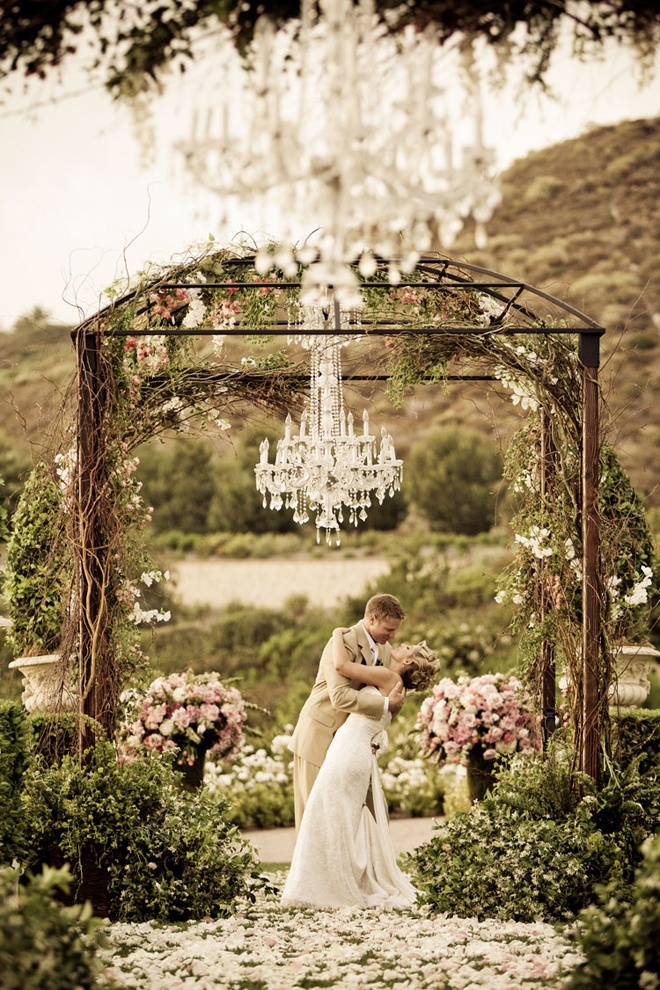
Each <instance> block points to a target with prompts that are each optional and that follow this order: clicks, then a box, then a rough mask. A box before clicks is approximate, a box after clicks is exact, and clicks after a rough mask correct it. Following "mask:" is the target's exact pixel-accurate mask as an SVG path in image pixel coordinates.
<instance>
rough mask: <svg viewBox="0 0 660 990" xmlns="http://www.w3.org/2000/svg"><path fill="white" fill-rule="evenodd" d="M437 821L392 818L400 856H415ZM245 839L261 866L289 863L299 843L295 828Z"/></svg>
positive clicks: (264, 831)
mask: <svg viewBox="0 0 660 990" xmlns="http://www.w3.org/2000/svg"><path fill="white" fill-rule="evenodd" d="M439 821H441V819H437V818H392V819H391V821H390V833H391V835H392V844H393V846H394V852H395V854H396V855H397V856H400V855H401V854H402V853H409V852H412V851H413V849H415V848H416V847H417V846H420V845H422V843H423V842H428V841H429V839H430V838H431V837H432V835H433V827H434V823H435V822H439ZM243 835H244V836H245V838H246V839H247V840H248V841H249V842H250V843H251V844H252V845H253V846H254V848H255V849H256V850H257V855H258V857H259V859H260V861H261V862H262V863H290V862H291V857H292V855H293V847H294V845H295V842H296V830H295V828H272V829H246V830H245V831H244V832H243Z"/></svg>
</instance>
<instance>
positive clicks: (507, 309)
mask: <svg viewBox="0 0 660 990" xmlns="http://www.w3.org/2000/svg"><path fill="white" fill-rule="evenodd" d="M253 262H254V258H250V257H242V258H238V257H237V258H229V259H224V260H223V266H224V267H225V270H227V269H229V270H231V267H232V266H236V267H238V266H240V267H250V266H251V265H253ZM387 265H388V262H387V261H386V260H385V259H379V260H378V268H377V271H378V272H379V273H380V274H381V275H383V276H386V271H387ZM172 268H176V269H177V270H178V271H185V270H186V268H187V269H188V270H190V269H191V268H194V262H193V261H192V260H191V261H190V262H189V263H188V264H187V265H186V264H182V265H181V266H180V267H179V266H172ZM415 271H416V272H417V273H423V274H424V275H426V278H425V279H424V280H422V281H420V280H419V279H418V280H415V281H406V280H404V279H402V280H401V281H400V282H399V283H397V285H396V286H393V285H391V284H390V282H389V281H388V280H387V278H386V277H384V278H382V280H378V281H373V279H363V280H362V282H361V285H362V286H364V287H367V288H373V289H383V290H391V289H392V288H403V287H411V288H412V287H415V288H430V289H435V290H436V291H450V290H451V291H456V290H459V291H460V290H461V289H462V290H470V291H471V290H474V289H478V290H480V291H482V292H484V293H485V294H487V295H490V296H492V297H493V298H495V299H497V300H498V301H499V302H502V303H504V304H505V306H504V309H503V311H502V314H500V318H499V319H498V320H497V321H495V322H493V323H491V324H490V325H489V326H486V327H475V326H465V327H454V326H451V327H445V328H442V327H437V326H436V327H431V326H427V327H425V326H414V327H413V326H406V325H405V320H403V319H401V320H397V321H396V325H392V324H386V323H382V324H378V325H373V326H370V327H368V328H367V329H365V328H364V327H359V326H356V327H355V328H354V329H351V330H350V331H348V332H349V333H350V334H354V335H355V336H356V337H360V336H385V335H394V334H399V333H409V334H415V335H420V334H421V335H434V334H445V335H483V334H486V333H489V332H493V331H497V330H498V329H499V332H500V333H503V334H507V335H509V334H511V335H515V334H518V333H528V334H529V333H532V334H534V333H536V334H542V335H545V334H558V333H559V334H566V333H568V334H577V335H578V337H579V342H578V358H579V361H580V364H581V367H582V395H581V412H582V415H581V422H582V434H581V491H580V492H579V510H580V515H581V529H582V546H583V577H582V675H583V677H582V690H583V707H582V738H581V740H580V768H581V770H582V771H583V772H584V773H586V774H588V775H589V776H590V777H592V778H593V779H595V780H597V779H598V778H599V775H600V738H599V724H598V712H599V708H600V704H601V701H602V699H601V698H600V696H599V679H598V666H599V664H598V660H599V644H600V632H601V629H600V609H599V585H600V582H599V573H598V562H599V550H600V522H599V515H598V462H599V439H598V434H599V382H598V368H599V364H600V337H601V336H602V335H603V334H604V333H605V328H604V327H602V326H600V325H599V324H598V323H597V322H596V321H594V320H592V319H591V318H590V317H589V316H587V315H586V314H585V313H583V312H582V311H580V310H578V309H576V308H575V307H573V306H571V305H569V304H568V303H565V302H563V301H562V300H560V299H558V298H557V297H556V296H553V295H551V294H549V293H547V292H545V291H543V290H542V289H538V288H536V287H535V286H532V285H529V284H528V283H526V282H523V281H520V280H517V279H512V278H510V277H508V276H506V275H502V274H500V273H498V272H494V271H491V270H490V269H486V268H481V267H479V266H476V265H471V264H468V263H467V262H456V261H454V260H452V259H449V258H445V257H442V256H439V255H438V256H431V255H427V256H424V257H422V258H421V259H420V260H419V262H418V264H417V265H416V267H415ZM475 277H476V278H475ZM300 284H301V283H300V280H285V281H281V282H272V281H267V280H265V279H257V280H255V281H252V282H242V281H218V282H201V283H191V282H182V281H180V280H176V279H173V280H171V281H168V280H166V279H154V280H152V281H151V282H149V283H148V284H146V285H143V286H140V287H139V288H137V289H136V290H134V291H131V292H128V293H126V294H125V295H124V296H122V297H120V298H119V299H117V300H116V301H115V302H113V303H112V304H111V305H109V306H107V307H105V308H104V309H102V310H100V311H99V312H98V313H96V314H95V315H94V316H92V317H90V318H89V319H87V320H85V321H83V322H82V323H81V324H79V325H78V326H77V327H76V328H75V329H74V330H73V331H72V339H73V341H74V344H75V347H76V354H77V368H78V438H79V455H78V456H79V461H78V494H79V500H80V503H79V504H80V519H81V522H80V533H79V548H78V553H79V561H78V576H79V589H78V590H79V595H80V600H81V601H84V602H86V608H85V609H81V619H80V628H79V638H80V667H81V669H82V670H83V671H84V672H85V673H87V674H90V672H92V671H93V669H94V650H95V647H96V645H97V644H98V638H97V637H98V627H97V622H98V620H99V614H100V612H101V609H102V604H103V603H102V600H101V592H100V563H99V560H100V557H99V555H100V554H102V552H103V548H102V545H101V542H102V541H101V540H100V539H99V538H98V536H97V520H96V516H95V513H96V502H95V494H94V485H95V474H94V472H95V465H97V464H98V458H99V454H100V451H99V443H98V430H97V429H96V428H95V427H96V424H98V423H99V422H100V421H101V415H102V409H103V405H104V402H105V387H104V383H103V381H101V380H100V378H99V364H100V363H99V360H98V358H99V348H100V341H101V337H102V336H103V332H104V328H103V322H104V317H107V316H109V315H110V314H111V313H112V312H113V311H114V310H115V309H117V308H118V307H121V306H122V305H124V304H125V303H127V302H129V301H132V300H136V299H139V298H140V297H141V296H144V297H148V294H149V292H152V291H154V290H155V289H156V288H158V289H159V290H160V289H176V288H186V289H191V288H204V289H214V288H240V289H242V290H245V291H247V290H258V289H260V288H264V287H269V288H295V287H299V286H300ZM528 297H531V298H532V299H533V300H538V301H541V302H542V303H544V304H545V305H546V306H548V307H549V308H550V309H551V310H552V314H562V316H563V319H562V317H561V316H560V317H559V318H555V319H554V320H553V321H552V323H554V324H556V325H552V323H550V324H548V323H545V324H544V325H542V326H539V316H538V314H537V313H535V312H534V310H533V308H532V306H531V303H529V302H528ZM147 308H148V304H145V306H144V310H146V309H147ZM510 314H515V316H516V318H517V321H520V322H519V323H518V322H517V321H516V323H514V324H511V323H510V324H508V325H507V326H506V327H504V326H502V318H503V317H504V316H505V315H507V316H509V315H510ZM552 314H551V315H552ZM567 317H568V318H570V322H571V325H566V322H564V321H566V318H567ZM258 329H260V330H264V329H266V330H267V333H268V334H269V335H289V334H290V333H291V328H290V326H288V325H286V326H285V325H284V324H280V325H275V326H270V325H269V326H268V327H267V328H264V327H261V328H257V327H248V326H241V325H238V326H237V327H235V328H233V329H231V330H229V331H226V330H225V331H223V335H224V336H247V335H249V334H251V333H253V332H255V331H256V330H258ZM217 332H218V331H217V328H204V327H201V328H195V329H194V330H188V329H183V328H180V327H177V326H174V327H172V328H163V327H159V328H158V329H157V330H156V329H154V330H149V329H145V330H141V331H139V333H140V335H141V336H149V335H156V334H157V335H159V336H190V337H195V336H209V335H212V334H216V333H217ZM324 332H325V333H327V334H333V333H335V332H336V331H335V330H334V329H332V328H331V329H328V330H327V331H322V332H321V333H324ZM343 332H344V333H346V331H343ZM135 333H136V331H134V330H130V331H128V330H109V331H108V335H110V336H128V335H131V336H133V335H135ZM295 333H296V334H297V335H305V334H308V335H311V334H314V335H319V331H318V330H317V329H314V330H311V329H306V328H304V327H299V326H297V327H296V329H295ZM480 377H482V376H460V375H458V376H454V380H475V379H478V378H480ZM486 377H487V376H483V378H486ZM346 380H351V377H350V375H348V376H346ZM354 380H355V379H354ZM370 380H374V377H373V376H372V377H371V378H370ZM549 435H550V434H549V429H548V428H547V424H546V429H545V430H544V437H545V438H546V440H545V447H544V454H543V457H544V459H545V458H546V457H547V456H548V453H549V452H548V449H547V443H548V438H549ZM542 483H544V482H542ZM546 659H547V658H546ZM551 661H552V658H550V664H549V666H552V662H551ZM81 683H82V682H81ZM91 687H92V689H91V690H89V689H88V692H87V694H86V695H85V696H83V695H82V692H81V711H82V712H83V713H84V714H88V715H91V716H92V717H94V718H97V717H98V716H99V713H102V712H103V699H102V698H100V697H98V693H97V692H96V691H95V690H94V689H93V687H94V686H93V684H92V686H91ZM543 692H544V717H545V720H546V726H547V725H548V724H549V720H550V708H549V700H550V698H552V718H554V670H553V671H552V676H551V677H547V676H546V677H545V679H544V689H543ZM551 727H552V725H551V724H550V728H551Z"/></svg>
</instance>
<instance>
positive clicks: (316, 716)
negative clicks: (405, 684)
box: [289, 595, 405, 828]
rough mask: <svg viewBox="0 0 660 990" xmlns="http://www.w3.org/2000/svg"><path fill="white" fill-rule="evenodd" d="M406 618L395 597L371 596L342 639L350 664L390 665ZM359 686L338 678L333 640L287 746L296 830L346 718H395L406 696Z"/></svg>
mask: <svg viewBox="0 0 660 990" xmlns="http://www.w3.org/2000/svg"><path fill="white" fill-rule="evenodd" d="M404 618H405V612H404V610H403V607H402V605H401V603H400V601H399V600H398V599H397V598H395V597H394V595H374V596H373V598H370V599H369V601H368V602H367V604H366V606H365V610H364V618H363V619H361V620H360V621H359V622H358V623H356V625H354V626H351V628H350V629H349V630H348V632H346V633H345V634H344V644H345V646H346V650H347V652H348V654H349V657H350V659H351V660H354V661H355V662H356V663H364V664H373V663H383V664H385V665H386V666H387V665H388V664H389V659H390V652H391V648H390V646H389V642H390V640H391V639H394V636H395V635H396V633H397V631H398V629H399V626H400V625H401V623H402V622H403V620H404ZM361 686H362V685H361V684H360V682H359V681H351V680H349V679H348V678H347V677H342V675H341V674H338V673H337V671H336V670H335V667H334V664H333V662H332V639H331V640H330V641H329V642H328V643H327V645H326V647H325V649H324V650H323V655H322V656H321V662H320V664H319V669H318V673H317V675H316V681H315V682H314V686H313V688H312V691H311V694H310V695H309V697H308V699H307V701H306V702H305V704H304V705H303V708H302V711H301V712H300V715H299V716H298V722H297V725H296V728H295V730H294V732H293V736H292V737H291V742H290V743H289V749H290V750H291V751H292V752H293V754H294V755H293V796H294V810H295V821H296V828H299V827H300V821H301V819H302V815H303V811H304V810H305V805H306V803H307V798H308V797H309V794H310V791H311V789H312V786H313V784H314V781H315V780H316V777H317V775H318V772H319V770H320V769H321V764H322V763H323V760H324V759H325V754H326V753H327V751H328V747H329V745H330V743H331V742H332V737H333V736H334V734H335V732H336V731H337V729H338V728H339V726H340V725H342V724H343V723H344V722H345V721H346V719H347V718H348V716H349V714H350V712H359V713H360V714H361V715H366V716H368V717H369V718H376V719H379V718H380V717H381V716H382V715H383V713H384V712H389V713H390V715H391V716H394V715H396V714H397V712H399V711H400V709H401V706H402V705H403V702H404V698H405V691H404V689H403V688H402V686H401V685H398V686H397V687H396V688H394V689H393V690H392V691H391V693H390V694H389V695H388V697H386V698H384V697H379V696H378V695H375V694H371V693H369V692H364V691H362V692H360V690H359V688H360V687H361Z"/></svg>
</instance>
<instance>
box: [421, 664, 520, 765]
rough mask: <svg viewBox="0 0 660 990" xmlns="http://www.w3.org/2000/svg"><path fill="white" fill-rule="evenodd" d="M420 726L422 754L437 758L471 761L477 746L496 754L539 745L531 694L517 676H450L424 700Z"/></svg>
mask: <svg viewBox="0 0 660 990" xmlns="http://www.w3.org/2000/svg"><path fill="white" fill-rule="evenodd" d="M416 729H417V732H418V738H419V744H420V749H421V751H422V754H423V755H424V756H426V757H429V758H431V759H433V760H434V761H436V762H437V763H440V764H443V763H462V764H463V765H464V766H467V764H468V763H469V762H470V755H471V753H472V751H473V750H474V749H475V748H477V747H478V748H480V749H481V751H482V755H483V758H484V759H486V760H495V759H497V757H498V756H501V755H505V754H511V753H516V752H518V753H533V752H537V751H538V748H539V747H538V742H537V740H536V738H535V734H534V733H533V732H532V731H531V730H532V718H531V696H530V695H529V693H528V692H527V691H525V689H524V688H523V686H522V684H521V683H520V681H519V680H518V679H517V678H516V677H505V676H504V675H503V674H483V675H482V676H481V677H474V678H472V679H470V678H468V677H459V678H458V680H457V681H453V680H451V678H449V677H444V678H443V679H442V680H441V681H440V682H439V683H438V684H436V686H435V687H434V688H433V693H432V695H430V696H429V697H428V698H426V699H425V700H424V701H423V702H422V706H421V708H420V710H419V712H418V713H417V720H416Z"/></svg>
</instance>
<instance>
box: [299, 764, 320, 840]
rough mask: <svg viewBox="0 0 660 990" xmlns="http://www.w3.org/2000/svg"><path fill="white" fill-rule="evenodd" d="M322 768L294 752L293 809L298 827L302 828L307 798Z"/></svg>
mask: <svg viewBox="0 0 660 990" xmlns="http://www.w3.org/2000/svg"><path fill="white" fill-rule="evenodd" d="M320 769H321V768H320V767H316V766H314V764H313V763H308V762H307V760H303V758H302V757H301V756H297V755H296V754H295V753H294V754H293V811H294V815H295V822H296V828H297V829H298V828H300V822H301V821H302V816H303V812H304V810H305V805H306V804H307V799H308V798H309V795H310V792H311V790H312V787H313V786H314V781H315V780H316V778H317V777H318V775H319V770H320Z"/></svg>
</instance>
